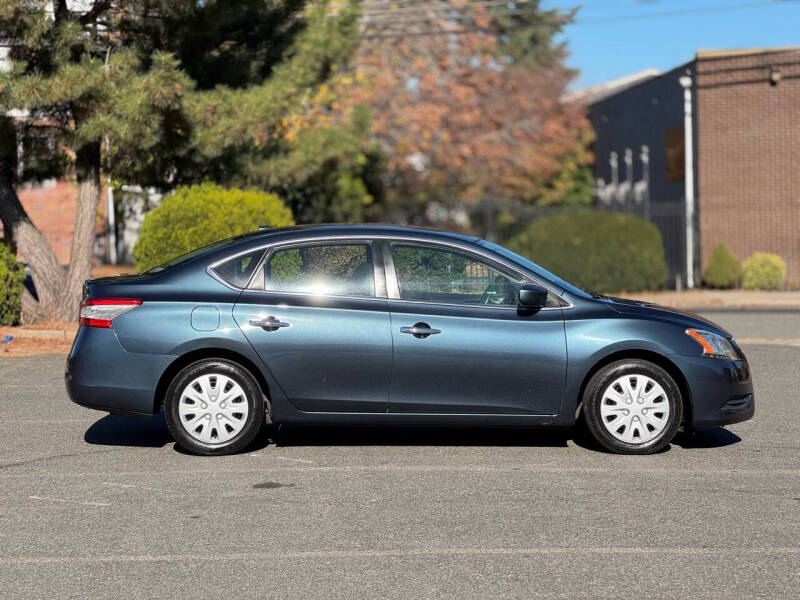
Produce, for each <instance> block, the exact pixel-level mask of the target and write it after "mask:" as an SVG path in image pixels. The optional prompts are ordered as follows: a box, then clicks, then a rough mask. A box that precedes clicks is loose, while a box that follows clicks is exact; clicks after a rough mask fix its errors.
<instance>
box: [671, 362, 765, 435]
mask: <svg viewBox="0 0 800 600" xmlns="http://www.w3.org/2000/svg"><path fill="white" fill-rule="evenodd" d="M672 358H673V359H674V360H675V362H676V363H677V365H678V368H679V369H680V370H681V372H682V373H683V374H684V376H685V377H686V381H687V383H688V384H689V390H690V393H691V400H692V408H691V415H689V418H688V419H687V423H689V424H691V426H693V427H706V426H714V425H730V424H732V423H740V422H742V421H747V420H748V419H752V418H753V415H754V414H755V397H754V394H753V382H752V379H751V377H750V366H749V365H748V363H747V359H745V358H744V357H743V358H742V359H741V360H722V359H719V358H709V357H702V356H698V357H688V356H675V357H672Z"/></svg>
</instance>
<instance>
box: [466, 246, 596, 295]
mask: <svg viewBox="0 0 800 600" xmlns="http://www.w3.org/2000/svg"><path fill="white" fill-rule="evenodd" d="M478 243H479V244H480V245H481V246H484V247H485V248H488V249H489V250H492V251H494V252H496V253H497V254H499V255H500V256H502V257H504V258H507V259H508V260H510V261H512V262H515V263H517V264H518V265H520V266H523V267H525V268H527V269H530V270H531V271H533V272H534V273H538V274H539V275H541V276H542V277H544V278H545V279H548V280H549V281H551V282H552V283H554V284H555V285H557V286H560V287H562V288H563V289H564V290H565V291H567V292H569V293H571V294H575V295H576V296H582V297H584V298H591V296H590V295H589V294H587V293H586V292H584V291H583V290H582V289H580V288H578V287H575V286H574V285H572V284H571V283H570V282H568V281H564V280H563V279H561V277H559V276H558V275H554V274H553V273H551V272H550V271H548V270H547V269H545V268H544V267H541V266H539V265H537V264H536V263H535V262H532V261H530V260H528V259H527V258H525V257H524V256H520V255H519V254H517V253H516V252H512V251H511V250H509V249H508V248H503V247H502V246H498V245H497V244H493V243H492V242H487V241H486V240H480V242H478Z"/></svg>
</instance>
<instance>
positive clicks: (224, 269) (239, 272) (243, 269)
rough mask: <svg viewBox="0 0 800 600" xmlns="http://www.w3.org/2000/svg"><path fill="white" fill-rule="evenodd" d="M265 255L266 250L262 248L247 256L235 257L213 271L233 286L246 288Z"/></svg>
mask: <svg viewBox="0 0 800 600" xmlns="http://www.w3.org/2000/svg"><path fill="white" fill-rule="evenodd" d="M263 254H264V249H263V248H261V249H259V250H254V251H252V252H248V253H247V254H240V255H239V256H234V257H233V258H230V259H228V260H226V261H225V262H222V263H220V264H218V265H217V266H215V267H214V268H213V271H214V273H216V274H217V275H218V276H219V277H221V278H222V279H224V280H225V281H227V282H228V283H229V284H231V285H232V286H235V287H240V288H243V287H246V286H247V282H248V281H250V277H251V276H252V275H253V272H254V271H255V270H256V267H257V266H258V261H260V260H261V256H262V255H263Z"/></svg>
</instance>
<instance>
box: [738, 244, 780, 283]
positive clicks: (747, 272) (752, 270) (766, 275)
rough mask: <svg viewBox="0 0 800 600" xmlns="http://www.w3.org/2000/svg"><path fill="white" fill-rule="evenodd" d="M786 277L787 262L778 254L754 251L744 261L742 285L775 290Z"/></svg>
mask: <svg viewBox="0 0 800 600" xmlns="http://www.w3.org/2000/svg"><path fill="white" fill-rule="evenodd" d="M784 279H786V263H785V262H783V259H782V258H781V257H780V256H778V255H777V254H770V253H768V252H754V253H753V254H752V255H750V257H748V258H747V259H746V260H745V261H744V263H742V287H743V288H745V289H749V290H774V289H775V288H777V287H780V286H781V285H782V284H783V280H784Z"/></svg>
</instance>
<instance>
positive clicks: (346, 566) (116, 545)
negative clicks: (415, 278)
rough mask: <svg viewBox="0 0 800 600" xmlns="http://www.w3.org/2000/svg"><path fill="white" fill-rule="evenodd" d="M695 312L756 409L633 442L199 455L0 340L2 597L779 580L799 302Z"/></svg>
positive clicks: (794, 436) (336, 447) (799, 402)
mask: <svg viewBox="0 0 800 600" xmlns="http://www.w3.org/2000/svg"><path fill="white" fill-rule="evenodd" d="M708 316H709V317H710V318H712V319H713V320H716V321H718V322H719V323H720V324H722V325H723V326H725V327H727V328H728V329H730V330H731V331H732V332H733V333H734V334H735V335H736V336H737V337H738V338H740V339H742V340H744V341H743V347H744V350H745V352H746V353H747V355H748V358H749V359H750V363H751V366H752V370H753V373H754V378H755V385H756V400H757V414H756V418H755V419H754V420H753V421H750V422H746V423H742V424H739V425H733V426H730V427H729V428H727V429H723V428H710V429H702V430H699V431H698V433H697V435H696V436H695V437H694V438H692V439H690V440H688V441H686V440H684V441H681V442H680V443H677V444H673V445H672V446H671V447H670V448H669V449H668V450H667V451H665V452H662V453H660V454H657V455H654V456H643V457H634V456H614V455H610V454H605V453H602V452H599V451H597V450H593V449H591V448H590V447H588V446H589V444H587V443H586V442H585V441H582V440H581V439H580V438H579V439H578V440H575V439H573V437H572V435H571V434H570V433H557V432H543V431H477V430H455V431H452V430H441V429H423V430H419V429H414V430H396V429H392V430H352V429H348V430H331V429H313V430H294V431H292V430H289V431H282V432H280V433H278V434H277V435H273V436H272V438H270V437H268V436H266V435H265V436H264V437H263V438H262V439H261V440H259V442H258V444H257V445H255V446H254V447H253V448H251V449H250V451H248V452H246V453H243V454H240V455H237V456H230V457H217V458H199V457H194V456H190V455H187V454H185V453H182V452H181V451H180V450H179V449H177V448H176V447H175V446H174V444H173V442H172V440H171V439H170V436H169V433H168V432H167V429H166V426H165V425H164V423H163V421H162V420H160V419H153V420H140V419H136V418H131V417H123V416H109V415H105V414H103V413H99V412H92V411H88V410H85V409H82V408H79V407H77V406H74V405H72V404H71V403H70V402H69V401H68V400H67V397H66V394H65V392H64V386H63V381H62V372H63V361H64V357H62V356H38V357H28V358H11V359H2V358H0V418H1V420H2V425H3V427H2V432H3V434H2V436H0V597H2V598H4V599H11V598H69V597H80V598H84V597H93V598H100V597H103V598H107V597H120V598H152V597H160V598H172V597H175V598H178V597H180V598H189V597H192V598H212V597H213V598H234V597H259V598H290V597H291V598H326V599H330V598H439V597H458V598H537V597H553V598H620V597H626V598H796V597H797V590H798V588H799V587H800V435H798V432H800V392H799V391H798V389H799V388H800V381H798V375H800V369H798V364H799V363H800V347H798V346H795V345H787V344H788V343H789V342H786V340H797V339H798V338H800V313H798V312H774V313H734V312H721V313H714V314H710V315H708ZM748 339H750V340H757V341H758V343H750V342H748V341H747V340H748ZM782 340H783V341H782Z"/></svg>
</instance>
